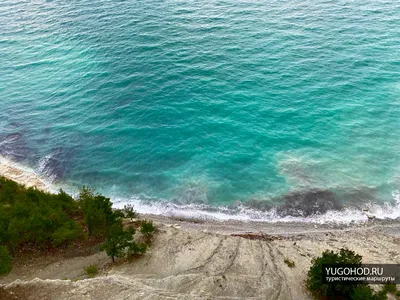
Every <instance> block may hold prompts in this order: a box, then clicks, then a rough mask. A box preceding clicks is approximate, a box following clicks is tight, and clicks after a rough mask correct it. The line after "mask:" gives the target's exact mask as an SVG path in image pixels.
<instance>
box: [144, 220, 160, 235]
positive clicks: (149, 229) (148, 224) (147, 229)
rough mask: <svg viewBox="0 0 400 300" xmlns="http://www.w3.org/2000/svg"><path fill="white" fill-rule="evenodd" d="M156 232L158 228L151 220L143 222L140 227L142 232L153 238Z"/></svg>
mask: <svg viewBox="0 0 400 300" xmlns="http://www.w3.org/2000/svg"><path fill="white" fill-rule="evenodd" d="M155 231H156V227H155V226H154V224H153V221H151V220H149V221H148V220H143V221H142V222H141V226H140V232H141V233H142V234H144V235H146V236H151V235H153V233H154V232H155Z"/></svg>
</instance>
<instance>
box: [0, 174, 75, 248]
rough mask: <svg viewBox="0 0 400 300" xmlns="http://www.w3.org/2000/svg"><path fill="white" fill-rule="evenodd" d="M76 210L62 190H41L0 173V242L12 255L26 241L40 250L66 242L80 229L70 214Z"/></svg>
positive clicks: (72, 239)
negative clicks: (55, 191) (25, 185)
mask: <svg viewBox="0 0 400 300" xmlns="http://www.w3.org/2000/svg"><path fill="white" fill-rule="evenodd" d="M78 210H79V208H78V205H77V203H76V201H75V200H74V199H73V198H72V197H71V196H69V195H68V194H66V193H65V192H63V191H60V192H59V193H58V194H50V193H45V192H42V191H39V190H37V189H35V188H26V187H24V186H22V185H19V184H17V183H15V182H13V181H11V180H7V179H5V178H3V177H0V244H2V245H5V246H6V247H7V248H8V250H9V251H10V253H11V254H12V255H14V254H15V253H16V250H18V249H20V248H23V247H24V246H27V245H29V246H30V247H35V248H39V249H43V250H44V249H45V248H47V247H49V246H52V245H61V244H68V243H69V242H72V241H74V240H76V239H77V238H79V236H80V233H81V232H82V228H81V227H80V225H79V224H78V223H76V222H75V221H74V220H73V218H72V217H71V215H72V214H76V213H77V211H78Z"/></svg>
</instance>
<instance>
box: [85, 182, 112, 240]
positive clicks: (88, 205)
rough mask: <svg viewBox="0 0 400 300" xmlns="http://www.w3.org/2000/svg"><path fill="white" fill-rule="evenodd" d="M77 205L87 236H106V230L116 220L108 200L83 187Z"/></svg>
mask: <svg viewBox="0 0 400 300" xmlns="http://www.w3.org/2000/svg"><path fill="white" fill-rule="evenodd" d="M79 203H80V205H81V207H82V208H83V212H84V215H85V222H86V226H87V227H88V233H89V236H93V235H104V234H107V231H108V229H109V228H110V227H111V225H113V224H114V223H115V222H116V220H117V214H115V213H114V212H113V210H112V203H111V201H110V199H109V198H106V197H104V196H101V195H97V194H95V193H94V192H93V190H91V189H88V188H85V187H84V188H83V189H82V190H81V193H80V196H79Z"/></svg>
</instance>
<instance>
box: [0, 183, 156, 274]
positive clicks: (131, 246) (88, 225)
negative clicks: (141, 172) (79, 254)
mask: <svg viewBox="0 0 400 300" xmlns="http://www.w3.org/2000/svg"><path fill="white" fill-rule="evenodd" d="M136 216H137V215H136V212H135V211H134V209H133V206H131V205H127V206H125V208H124V209H123V210H113V209H112V203H111V201H110V199H109V198H106V197H104V196H102V195H99V194H97V193H95V192H94V191H93V190H91V189H89V188H86V187H84V188H82V190H81V192H80V194H79V197H78V199H77V200H75V199H73V198H72V197H71V196H70V195H68V194H67V193H65V192H64V191H62V190H61V191H60V192H59V193H58V194H50V193H46V192H42V191H39V190H37V189H35V188H26V187H24V186H22V185H19V184H17V183H16V182H14V181H12V180H8V179H6V178H3V177H0V275H6V274H7V273H9V272H10V271H11V269H12V259H13V257H15V256H17V255H18V254H19V253H23V252H29V251H32V250H41V251H48V250H51V249H53V248H57V247H67V246H71V245H73V244H74V243H75V242H77V241H80V242H82V241H84V240H85V239H86V238H89V239H92V238H93V239H94V241H97V240H99V239H100V240H105V243H104V245H103V247H102V248H103V249H105V250H106V252H107V255H109V256H110V257H111V258H112V260H113V261H114V260H115V257H124V256H133V255H137V254H142V253H144V252H145V251H146V249H147V246H146V245H144V244H140V243H136V242H135V241H134V238H133V235H134V233H135V229H134V228H133V227H132V228H129V229H127V230H126V229H124V226H123V218H124V217H127V218H130V219H132V218H134V217H136ZM140 230H141V232H142V233H143V234H144V235H145V236H151V235H152V233H153V232H154V231H155V227H154V225H153V223H152V222H151V221H148V222H147V221H144V222H143V223H142V227H141V229H140ZM84 238H85V239H84Z"/></svg>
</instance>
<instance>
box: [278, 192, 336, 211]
mask: <svg viewBox="0 0 400 300" xmlns="http://www.w3.org/2000/svg"><path fill="white" fill-rule="evenodd" d="M341 209H343V205H342V204H340V202H339V201H338V200H337V199H336V197H335V194H334V193H333V192H331V191H328V190H319V189H313V190H308V191H298V192H292V193H290V194H288V195H286V196H284V204H282V205H281V206H279V207H278V208H277V213H278V214H279V215H281V216H296V217H308V216H310V215H313V214H324V213H326V212H327V211H329V210H341Z"/></svg>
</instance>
